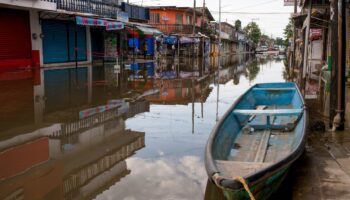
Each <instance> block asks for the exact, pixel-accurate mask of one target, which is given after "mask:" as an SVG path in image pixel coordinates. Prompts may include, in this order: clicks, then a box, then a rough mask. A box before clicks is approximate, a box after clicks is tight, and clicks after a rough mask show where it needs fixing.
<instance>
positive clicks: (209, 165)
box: [205, 82, 308, 190]
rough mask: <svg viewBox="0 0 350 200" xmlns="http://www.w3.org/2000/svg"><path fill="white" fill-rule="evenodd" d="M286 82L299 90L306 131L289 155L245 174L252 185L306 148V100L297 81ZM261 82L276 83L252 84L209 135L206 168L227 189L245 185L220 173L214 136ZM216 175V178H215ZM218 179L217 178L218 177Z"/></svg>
mask: <svg viewBox="0 0 350 200" xmlns="http://www.w3.org/2000/svg"><path fill="white" fill-rule="evenodd" d="M285 83H290V84H293V85H294V87H295V88H296V91H297V92H298V95H299V97H300V98H301V102H302V106H303V107H302V109H303V115H304V119H305V120H304V121H305V123H304V125H303V127H302V130H301V131H302V132H303V133H304V134H303V135H302V138H301V140H300V142H299V143H298V145H297V148H296V149H295V150H294V151H293V152H291V153H290V154H289V155H288V156H286V157H284V158H282V159H281V160H279V161H277V162H275V163H274V164H272V165H270V166H268V167H266V168H263V169H260V170H257V171H256V172H254V173H251V174H248V175H246V176H244V177H243V178H244V179H245V180H246V181H247V182H248V183H249V185H250V186H252V185H255V184H257V183H259V182H260V181H261V180H263V179H265V178H267V177H269V176H270V175H271V174H274V173H276V172H278V171H279V170H281V169H283V168H286V167H288V166H289V165H290V164H292V163H293V162H294V161H295V160H296V159H298V158H299V157H300V155H301V154H302V152H303V150H304V148H305V143H306V126H307V122H308V113H307V109H306V105H305V101H304V98H303V96H302V94H301V92H300V90H299V88H298V87H297V85H296V83H293V82H285ZM259 84H274V83H257V84H255V85H254V86H252V87H251V88H249V89H248V90H247V91H246V92H245V93H243V94H242V95H240V96H239V97H238V98H237V100H236V101H235V102H234V103H233V104H232V105H231V107H230V108H229V109H228V110H227V111H226V113H225V114H224V115H223V116H222V117H221V118H220V120H219V122H218V123H216V125H215V126H214V128H213V130H212V131H211V133H210V135H209V137H208V142H207V145H206V148H205V168H206V171H207V174H208V176H209V179H210V180H211V181H212V182H214V183H215V184H216V185H218V186H219V187H224V188H227V189H231V190H241V189H242V187H243V185H242V184H241V183H240V182H238V181H236V180H235V179H234V178H233V177H230V178H228V177H223V176H220V175H219V170H218V169H217V167H216V164H215V163H214V159H213V157H212V146H213V141H214V138H215V137H216V135H217V133H218V130H219V128H220V127H221V125H222V124H223V122H224V120H225V119H226V118H227V117H228V115H230V114H231V113H232V111H233V110H234V108H235V107H236V106H237V104H238V103H239V102H240V101H241V100H242V98H243V97H244V96H245V95H246V94H248V93H249V92H251V91H252V90H253V88H255V87H257V86H258V85H259ZM215 176H216V178H215ZM217 178H218V180H215V179H217Z"/></svg>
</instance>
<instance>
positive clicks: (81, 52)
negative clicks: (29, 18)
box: [42, 20, 87, 63]
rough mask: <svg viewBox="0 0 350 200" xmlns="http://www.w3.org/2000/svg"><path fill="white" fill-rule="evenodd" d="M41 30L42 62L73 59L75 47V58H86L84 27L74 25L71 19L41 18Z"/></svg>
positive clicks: (69, 60)
mask: <svg viewBox="0 0 350 200" xmlns="http://www.w3.org/2000/svg"><path fill="white" fill-rule="evenodd" d="M75 31H77V34H75ZM42 32H43V34H44V39H43V54H44V63H60V62H72V61H75V52H76V51H75V50H76V49H77V52H78V53H77V60H78V61H84V60H87V52H86V27H84V26H76V25H75V24H74V23H73V22H71V21H62V20H43V23H42ZM75 38H77V42H75ZM76 46H77V47H76Z"/></svg>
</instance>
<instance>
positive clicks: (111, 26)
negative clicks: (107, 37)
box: [75, 16, 124, 30]
mask: <svg viewBox="0 0 350 200" xmlns="http://www.w3.org/2000/svg"><path fill="white" fill-rule="evenodd" d="M75 20H76V23H77V24H78V25H83V26H105V27H106V29H107V30H120V29H123V28H124V23H122V22H117V21H109V20H105V19H96V18H91V17H83V16H75Z"/></svg>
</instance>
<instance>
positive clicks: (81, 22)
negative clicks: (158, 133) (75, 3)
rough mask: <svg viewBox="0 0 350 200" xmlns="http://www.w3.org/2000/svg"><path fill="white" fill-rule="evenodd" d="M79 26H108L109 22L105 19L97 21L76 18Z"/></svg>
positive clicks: (87, 18) (89, 18) (80, 17)
mask: <svg viewBox="0 0 350 200" xmlns="http://www.w3.org/2000/svg"><path fill="white" fill-rule="evenodd" d="M75 20H76V22H77V24H78V25H84V26H107V23H108V21H107V20H105V19H95V18H91V17H82V16H75Z"/></svg>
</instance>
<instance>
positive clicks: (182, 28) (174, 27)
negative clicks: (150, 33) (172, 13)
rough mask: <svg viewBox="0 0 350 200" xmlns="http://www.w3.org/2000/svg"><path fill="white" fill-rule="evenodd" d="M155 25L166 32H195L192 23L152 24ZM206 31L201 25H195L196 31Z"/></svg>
mask: <svg viewBox="0 0 350 200" xmlns="http://www.w3.org/2000/svg"><path fill="white" fill-rule="evenodd" d="M150 25H151V26H153V27H156V28H157V29H159V30H160V31H161V32H163V33H164V34H167V35H169V34H192V33H193V25H190V24H186V25H184V24H150ZM198 32H201V33H204V34H205V33H206V32H205V31H204V30H203V29H202V28H201V27H199V26H196V27H195V33H198Z"/></svg>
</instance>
